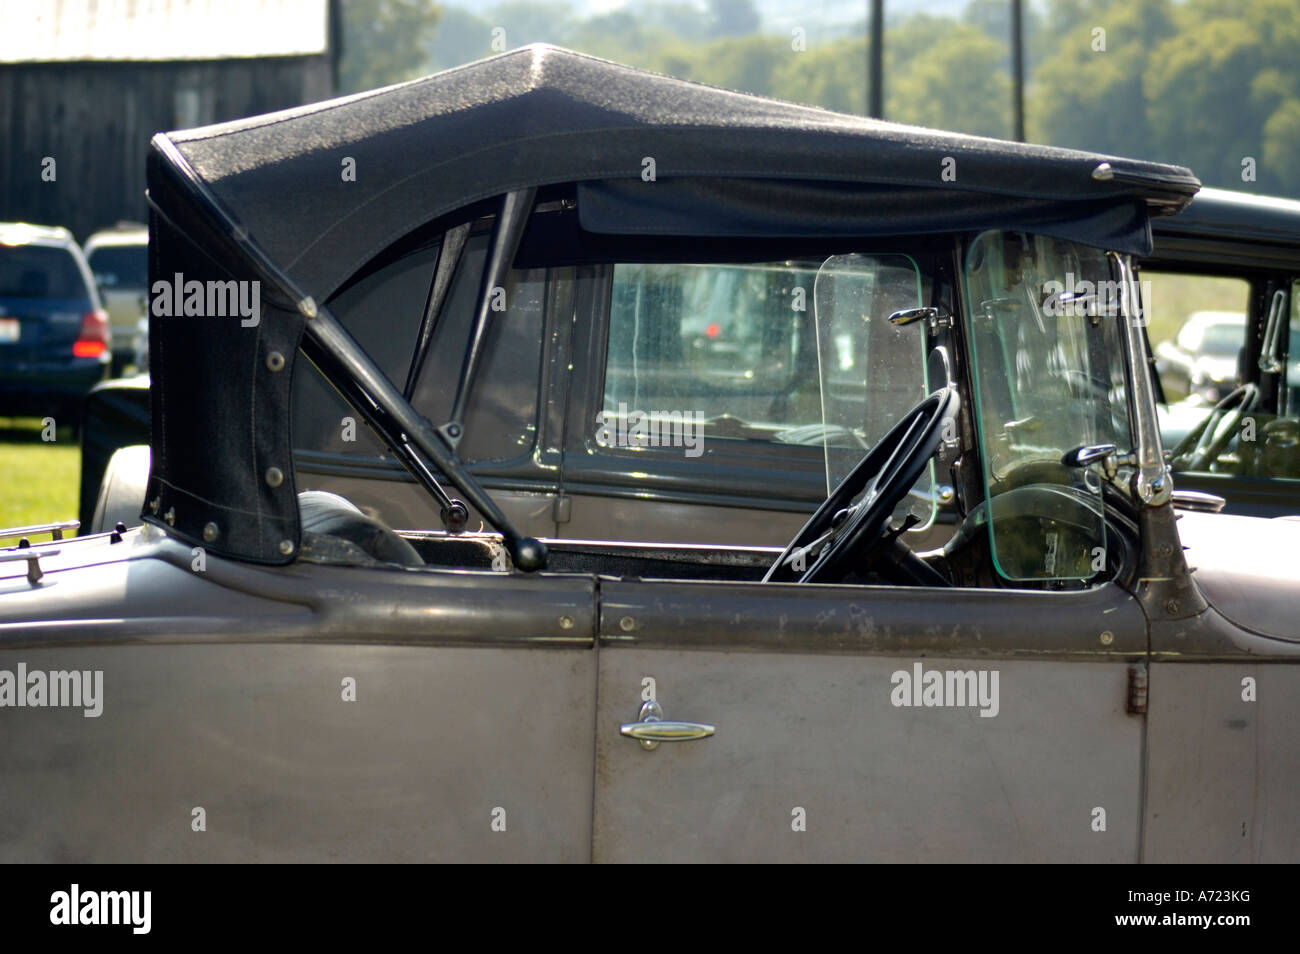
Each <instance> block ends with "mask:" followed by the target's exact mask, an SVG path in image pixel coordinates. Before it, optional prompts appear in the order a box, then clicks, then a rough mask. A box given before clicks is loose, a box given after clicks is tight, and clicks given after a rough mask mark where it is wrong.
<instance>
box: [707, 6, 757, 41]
mask: <svg viewBox="0 0 1300 954" xmlns="http://www.w3.org/2000/svg"><path fill="white" fill-rule="evenodd" d="M709 16H710V20H711V30H710V32H711V33H712V35H713V36H716V37H724V36H745V35H746V34H750V33H757V32H758V25H759V19H758V11H757V10H755V9H754V0H709Z"/></svg>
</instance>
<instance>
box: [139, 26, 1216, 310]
mask: <svg viewBox="0 0 1300 954" xmlns="http://www.w3.org/2000/svg"><path fill="white" fill-rule="evenodd" d="M167 137H168V138H169V139H170V140H171V141H172V142H173V143H174V144H175V145H176V147H177V151H178V152H179V154H180V156H182V157H184V159H185V161H186V162H188V163H189V164H190V165H191V166H192V167H193V169H194V170H195V172H197V174H198V176H199V177H200V178H202V179H203V180H205V181H206V182H207V183H208V184H209V185H210V186H211V188H212V190H213V191H214V192H215V194H216V195H217V197H218V198H220V199H221V200H222V201H223V202H224V203H225V204H226V206H227V207H228V208H229V210H230V211H231V212H232V213H233V214H234V216H235V217H236V218H237V219H238V220H239V221H240V222H241V223H242V224H243V225H244V226H245V227H247V228H248V229H249V230H250V231H251V232H252V234H253V235H254V236H255V237H256V238H257V240H258V242H259V243H260V244H261V245H262V247H263V248H265V249H266V250H267V252H269V253H270V255H271V257H272V258H273V259H274V260H275V261H276V262H278V263H279V264H280V265H281V266H282V267H283V268H285V269H286V270H287V271H288V272H289V274H290V275H292V276H293V277H294V278H296V279H297V280H298V281H299V283H300V284H301V285H302V286H303V287H304V288H306V289H307V291H308V292H310V293H311V294H312V295H314V296H315V297H316V298H317V300H321V301H323V300H325V299H327V298H328V297H329V295H330V293H331V292H332V291H334V290H335V289H336V288H337V287H338V286H339V285H340V284H341V283H342V282H343V281H345V280H346V279H347V278H348V276H350V275H351V274H352V273H353V272H354V271H356V269H357V268H358V267H360V265H361V264H363V263H364V262H365V261H366V260H368V259H369V258H370V257H371V256H373V255H374V254H376V253H377V252H379V251H380V250H382V249H383V248H385V247H386V246H387V245H389V244H390V243H392V242H393V241H395V240H396V239H398V238H400V237H402V236H403V235H405V234H407V233H408V232H410V231H411V230H412V229H414V228H416V227H417V226H419V225H421V224H423V223H425V222H428V221H430V220H431V219H434V218H437V217H438V216H440V215H441V214H443V213H446V212H449V211H451V210H453V209H455V208H457V207H459V206H463V205H466V204H468V203H470V202H472V201H474V200H477V199H481V198H485V197H488V196H495V195H499V194H501V193H503V192H506V191H508V190H511V189H517V188H521V187H524V186H534V185H545V184H550V183H556V182H578V181H599V180H606V181H617V180H629V182H628V183H627V184H631V183H641V182H643V181H644V180H643V179H642V172H643V169H644V168H645V166H644V160H645V159H646V158H647V157H649V158H653V159H654V160H655V167H656V168H655V175H656V179H657V181H658V182H659V183H663V182H664V181H665V180H669V181H671V180H674V179H677V178H680V177H690V178H692V179H698V178H700V177H705V178H729V179H767V180H773V179H775V180H787V181H789V180H795V181H802V182H803V183H804V186H805V188H807V187H808V186H809V185H810V184H814V183H843V184H850V183H852V184H858V185H859V186H860V185H862V184H868V183H870V184H876V185H882V186H890V187H893V190H895V191H896V190H898V189H899V188H902V189H905V190H907V191H908V192H909V195H911V196H912V197H913V198H914V200H915V201H913V202H912V203H911V204H910V205H908V206H906V207H900V208H899V209H897V210H896V211H895V214H894V215H892V216H891V225H890V228H891V230H892V231H893V232H894V233H895V234H901V233H907V232H928V231H935V230H940V229H941V230H947V229H951V228H952V227H953V226H952V222H953V218H954V213H956V214H957V215H958V216H968V217H969V216H970V215H971V213H972V212H975V211H978V210H979V209H980V208H981V207H982V208H983V209H984V210H985V213H986V216H985V217H986V219H987V218H989V217H994V218H1001V217H1004V216H1005V213H1006V211H1007V210H1017V211H1019V212H1021V213H1022V214H1023V213H1025V212H1037V213H1038V214H1039V217H1040V218H1043V217H1050V216H1044V215H1043V214H1042V213H1043V212H1044V208H1043V206H1045V205H1046V204H1050V203H1061V202H1066V203H1079V206H1078V208H1077V209H1076V210H1074V212H1073V213H1071V212H1070V211H1065V210H1062V209H1060V208H1059V207H1058V208H1056V209H1055V218H1057V219H1064V218H1069V217H1071V215H1072V214H1077V215H1079V216H1080V217H1086V216H1087V215H1088V214H1089V213H1090V212H1095V211H1096V210H1097V208H1098V207H1109V206H1112V205H1114V204H1116V203H1128V204H1131V203H1132V202H1133V201H1134V200H1135V199H1136V200H1140V201H1143V202H1145V203H1147V204H1150V205H1160V206H1163V207H1172V208H1173V209H1175V210H1176V209H1177V208H1180V207H1181V206H1182V205H1184V204H1185V203H1186V202H1187V201H1188V200H1189V199H1190V198H1191V196H1192V195H1193V194H1194V193H1195V192H1196V190H1197V188H1198V186H1199V183H1198V182H1197V181H1196V179H1195V178H1194V177H1193V176H1192V174H1191V172H1189V171H1188V170H1187V169H1183V168H1180V167H1176V166H1167V165H1161V164H1158V163H1152V162H1139V161H1135V160H1129V159H1117V158H1113V157H1107V156H1099V155H1094V154H1090V153H1085V152H1078V151H1074V150H1069V149H1057V148H1053V147H1049V146H1038V145H1027V144H1023V143H1011V142H1003V141H1000V140H995V139H985V138H980V137H975V136H964V135H958V134H954V133H946V132H937V131H935V130H930V129H921V128H917V127H913V126H902V125H898V124H894V123H885V122H880V121H876V120H871V119H865V118H863V117H859V116H847V115H842V114H839V113H832V112H828V111H826V110H822V109H814V108H810V107H807V106H796V105H793V104H790V103H784V102H778V101H774V100H770V99H764V98H761V97H758V96H751V95H747V94H743V93H736V92H730V91H728V90H722V89H715V88H713V87H710V86H703V85H700V84H698V83H689V82H685V81H682V80H677V79H671V78H669V77H666V76H659V75H656V74H653V73H647V72H644V71H642V70H636V69H631V68H629V67H625V66H620V65H617V64H614V63H609V62H607V61H604V60H600V59H596V58H593V57H590V56H584V55H582V54H579V53H573V52H570V51H567V50H561V49H556V48H554V47H547V46H534V47H528V48H525V49H522V50H517V51H515V52H512V53H506V54H503V55H501V56H497V57H493V58H491V59H487V60H483V61H480V62H477V63H472V64H470V65H468V66H463V67H460V68H458V69H453V70H448V71H447V72H444V73H439V74H437V75H435V76H430V77H427V78H425V79H420V80H415V81H413V82H410V83H405V84H402V85H399V86H391V87H388V88H386V89H380V90H375V91H373V92H369V93H362V94H360V95H356V96H350V97H347V98H344V99H337V100H333V101H330V102H325V103H318V104H315V105H311V106H304V107H301V108H299V109H293V110H288V111H285V112H279V113H271V114H268V115H265V116H256V117H253V118H250V119H245V120H240V121H237V122H232V123H225V124H222V125H218V126H207V127H204V128H201V129H193V130H189V131H186V132H174V133H169V134H167ZM946 158H950V159H952V160H953V162H952V163H950V164H948V166H947V170H948V171H947V177H946V178H945V165H944V160H945V159H946ZM345 159H351V160H353V161H354V163H355V172H356V178H355V181H345V179H344V177H343V175H342V172H343V164H344V160H345ZM1103 163H1108V164H1109V167H1110V171H1111V174H1112V175H1111V177H1110V178H1098V177H1097V176H1096V175H1095V173H1096V171H1097V168H1098V167H1099V166H1100V165H1102V164H1103ZM1105 174H1106V173H1102V175H1105ZM157 185H158V184H157V183H156V182H154V183H151V186H155V187H156V186H157ZM935 189H939V190H942V191H943V192H947V193H951V194H952V195H951V197H950V198H948V199H945V198H941V197H939V196H936V194H935V193H934V191H933V190H935ZM643 191H648V190H643ZM774 198H775V197H773V196H771V195H770V193H768V194H767V207H768V209H769V210H770V213H771V214H772V215H773V216H774V217H779V215H780V213H781V211H782V209H781V206H780V204H779V203H774V202H773V201H772V200H773V199H774ZM1035 200H1036V202H1035ZM1089 206H1091V208H1088V207H1089ZM825 212H826V213H827V215H826V218H829V219H830V221H829V222H826V221H823V222H822V223H820V224H821V225H822V226H830V228H831V229H832V230H834V231H842V232H847V231H848V230H849V229H851V228H852V223H851V222H837V221H836V218H837V216H839V217H842V216H846V212H845V210H843V209H839V210H838V211H837V210H836V208H835V205H830V206H828V207H827V208H826V209H825ZM816 224H817V223H815V222H809V223H807V226H808V227H815V226H816ZM977 224H978V223H977ZM584 225H587V226H588V227H590V224H589V223H588V222H586V221H584ZM596 230H597V231H600V230H601V229H599V228H597V229H596ZM643 230H644V227H643ZM1085 237H1087V236H1085ZM1117 237H1118V238H1119V239H1121V240H1120V241H1118V242H1115V241H1111V242H1110V243H1109V244H1110V246H1111V247H1113V248H1118V249H1120V250H1122V251H1133V252H1135V253H1142V252H1146V251H1149V249H1148V248H1142V247H1132V248H1127V247H1125V246H1128V245H1129V244H1130V243H1131V239H1129V238H1128V237H1127V236H1125V235H1118V236H1117ZM1147 241H1149V239H1147Z"/></svg>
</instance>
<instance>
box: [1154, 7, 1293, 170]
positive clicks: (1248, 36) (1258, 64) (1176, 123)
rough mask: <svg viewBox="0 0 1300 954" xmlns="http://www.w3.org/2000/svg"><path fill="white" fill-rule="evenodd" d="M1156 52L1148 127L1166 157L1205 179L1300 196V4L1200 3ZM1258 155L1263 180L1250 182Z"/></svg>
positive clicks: (1181, 13)
mask: <svg viewBox="0 0 1300 954" xmlns="http://www.w3.org/2000/svg"><path fill="white" fill-rule="evenodd" d="M1177 17H1178V24H1179V27H1180V29H1179V30H1178V32H1177V33H1176V34H1175V35H1174V36H1171V37H1170V38H1168V39H1167V40H1165V41H1164V42H1163V43H1161V44H1160V45H1159V46H1158V47H1156V48H1155V49H1154V50H1153V51H1152V53H1151V56H1150V62H1149V65H1148V66H1147V69H1146V73H1145V76H1144V82H1145V92H1146V112H1147V121H1148V123H1149V125H1150V128H1151V131H1152V134H1153V138H1154V141H1155V142H1156V143H1157V144H1158V145H1159V147H1160V149H1161V150H1163V151H1164V153H1163V155H1164V156H1168V157H1171V158H1173V159H1174V160H1175V161H1177V162H1181V163H1184V164H1186V165H1189V166H1190V167H1191V168H1192V169H1193V170H1194V171H1195V172H1196V173H1197V174H1198V175H1199V176H1200V177H1201V178H1202V180H1203V181H1205V182H1207V183H1210V184H1213V185H1223V186H1227V187H1229V188H1237V189H1242V188H1244V189H1248V190H1250V191H1255V190H1258V191H1260V192H1270V191H1283V192H1291V193H1295V192H1297V191H1300V169H1298V168H1297V167H1296V163H1295V156H1296V153H1297V150H1298V149H1300V76H1298V75H1297V72H1296V63H1297V55H1298V54H1297V51H1298V50H1300V8H1297V7H1296V5H1295V4H1294V3H1290V2H1279V0H1242V2H1240V3H1239V4H1237V5H1236V6H1235V7H1234V8H1233V9H1232V10H1231V11H1224V10H1223V9H1222V8H1221V7H1219V6H1218V5H1216V4H1212V3H1207V2H1203V0H1194V2H1191V3H1188V4H1187V6H1186V7H1184V8H1181V9H1179V10H1178V13H1177ZM1247 159H1254V160H1255V164H1256V169H1255V174H1256V177H1257V178H1256V181H1255V182H1253V183H1252V182H1249V181H1246V182H1243V180H1242V164H1243V160H1247Z"/></svg>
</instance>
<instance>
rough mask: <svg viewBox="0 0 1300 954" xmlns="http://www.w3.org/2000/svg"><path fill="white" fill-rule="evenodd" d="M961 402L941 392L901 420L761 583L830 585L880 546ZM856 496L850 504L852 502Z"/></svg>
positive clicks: (946, 390)
mask: <svg viewBox="0 0 1300 954" xmlns="http://www.w3.org/2000/svg"><path fill="white" fill-rule="evenodd" d="M960 407H961V399H960V398H959V397H958V396H957V389H956V388H954V387H951V386H950V387H945V388H941V389H940V390H938V391H935V392H934V393H933V394H931V395H930V396H929V397H928V398H926V399H925V400H924V401H922V402H921V403H920V404H918V405H917V406H916V407H914V408H912V410H910V411H908V412H907V414H905V415H903V417H902V419H901V420H899V422H898V423H897V424H895V425H894V426H893V427H892V428H890V430H889V433H887V434H886V435H885V436H884V437H882V438H881V439H880V441H879V442H878V443H877V444H876V446H875V447H873V448H872V449H871V450H870V451H868V452H867V455H866V456H865V457H863V458H862V460H861V462H860V463H859V464H858V465H857V466H856V467H854V468H853V471H852V472H851V473H850V474H849V475H848V476H847V477H845V478H844V480H843V481H841V482H840V485H839V486H838V487H836V488H835V490H834V491H833V492H832V493H831V495H830V496H829V497H827V498H826V502H825V503H823V504H822V505H821V506H820V507H818V508H817V512H816V513H814V514H813V515H812V517H811V518H809V520H808V522H807V523H805V524H804V525H803V528H802V529H801V530H800V531H799V532H798V533H797V534H796V535H795V538H794V539H793V540H791V541H790V543H789V545H788V546H786V548H785V550H783V551H782V552H781V555H780V556H779V557H777V559H776V562H775V563H773V564H772V566H771V568H769V569H768V571H767V575H766V576H764V577H763V582H764V583H773V582H790V581H792V580H795V581H797V582H799V583H833V582H836V581H837V580H840V579H843V577H844V576H845V574H847V572H848V571H849V569H851V567H852V564H853V563H854V562H856V561H857V560H859V559H861V558H862V557H863V556H865V555H866V554H867V553H870V552H871V550H872V549H873V548H874V547H875V546H876V545H877V544H878V543H880V542H881V539H882V531H883V530H884V528H885V523H886V521H888V520H889V517H890V515H891V514H892V513H893V512H894V508H895V507H896V506H898V502H899V501H900V500H902V499H903V497H905V496H906V495H907V492H908V490H910V489H911V487H912V485H913V484H915V483H916V481H917V480H918V479H919V478H920V476H921V473H922V471H924V470H925V466H926V464H928V463H929V461H930V458H931V457H933V456H934V455H935V452H936V451H938V449H939V443H940V442H941V441H942V440H943V431H944V429H945V422H946V421H951V420H954V419H955V418H956V416H957V411H958V409H959V408H960ZM859 494H861V499H860V500H859V501H858V502H857V503H856V504H855V503H853V500H854V498H855V497H858V495H859Z"/></svg>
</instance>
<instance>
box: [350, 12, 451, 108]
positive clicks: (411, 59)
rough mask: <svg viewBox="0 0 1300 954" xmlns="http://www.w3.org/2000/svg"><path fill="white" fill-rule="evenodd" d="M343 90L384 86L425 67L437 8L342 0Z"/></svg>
mask: <svg viewBox="0 0 1300 954" xmlns="http://www.w3.org/2000/svg"><path fill="white" fill-rule="evenodd" d="M342 6H343V24H342V33H343V37H342V41H343V49H342V56H341V57H340V60H339V87H340V92H342V93H354V92H357V91H359V90H366V89H374V88H375V87H377V86H388V85H390V84H392V83H400V82H402V81H404V80H408V79H414V78H415V77H417V76H420V75H421V74H423V73H425V72H427V71H428V66H429V52H428V47H429V43H430V42H431V40H432V38H433V31H434V28H435V27H436V26H437V25H438V20H439V17H440V16H441V10H440V9H439V8H438V7H437V6H435V5H433V4H431V3H428V2H427V0H345V2H344V3H343V5H342Z"/></svg>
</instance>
